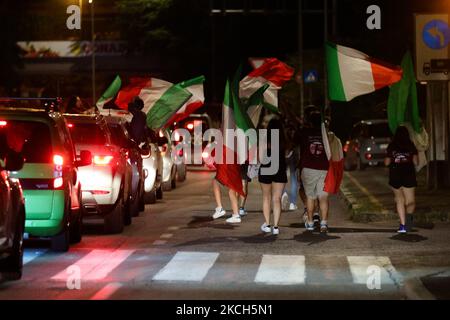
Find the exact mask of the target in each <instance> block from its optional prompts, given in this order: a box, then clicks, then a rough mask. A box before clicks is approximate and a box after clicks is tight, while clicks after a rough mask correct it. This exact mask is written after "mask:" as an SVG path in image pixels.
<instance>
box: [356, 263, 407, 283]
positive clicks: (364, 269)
mask: <svg viewBox="0 0 450 320" xmlns="http://www.w3.org/2000/svg"><path fill="white" fill-rule="evenodd" d="M347 261H348V264H349V266H350V271H351V273H352V277H353V283H355V284H367V280H368V279H369V277H370V276H371V273H370V272H369V267H370V266H378V267H379V268H380V271H381V284H395V285H399V286H401V285H403V277H402V276H401V275H400V274H399V273H398V272H397V270H395V268H394V266H393V265H392V263H391V260H390V259H389V257H382V256H358V257H354V256H349V257H347Z"/></svg>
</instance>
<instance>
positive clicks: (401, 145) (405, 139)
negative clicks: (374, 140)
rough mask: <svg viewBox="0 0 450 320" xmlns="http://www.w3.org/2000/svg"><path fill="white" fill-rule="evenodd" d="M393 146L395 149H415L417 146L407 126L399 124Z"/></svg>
mask: <svg viewBox="0 0 450 320" xmlns="http://www.w3.org/2000/svg"><path fill="white" fill-rule="evenodd" d="M391 148H393V149H395V150H405V151H411V150H415V149H416V146H415V145H414V143H413V142H412V141H411V138H410V137H409V131H408V129H407V128H406V127H405V126H399V127H398V128H397V130H396V131H395V134H394V137H393V138H392V143H391Z"/></svg>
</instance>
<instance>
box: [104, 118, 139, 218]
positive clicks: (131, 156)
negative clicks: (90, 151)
mask: <svg viewBox="0 0 450 320" xmlns="http://www.w3.org/2000/svg"><path fill="white" fill-rule="evenodd" d="M105 119H106V122H107V123H108V128H109V131H110V132H111V139H112V143H113V144H114V145H116V146H118V147H119V148H122V149H123V150H124V151H125V153H126V154H127V156H128V157H127V160H128V164H129V165H130V166H131V172H132V174H131V190H130V191H131V192H130V198H129V199H128V200H127V201H128V203H129V205H130V208H129V210H131V215H132V216H133V217H137V216H139V212H140V211H144V210H145V203H144V180H145V172H146V171H144V168H143V163H142V162H143V161H142V157H141V149H140V148H139V146H138V145H137V143H136V142H135V141H133V140H132V139H131V138H130V136H129V134H128V131H127V127H126V126H127V121H126V119H125V118H124V117H117V116H106V117H105Z"/></svg>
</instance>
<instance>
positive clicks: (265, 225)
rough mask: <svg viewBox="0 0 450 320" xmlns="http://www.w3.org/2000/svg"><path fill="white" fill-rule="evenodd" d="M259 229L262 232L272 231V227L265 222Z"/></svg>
mask: <svg viewBox="0 0 450 320" xmlns="http://www.w3.org/2000/svg"><path fill="white" fill-rule="evenodd" d="M261 231H262V232H264V233H271V232H272V228H271V227H270V225H268V224H266V223H265V222H264V223H263V224H262V226H261Z"/></svg>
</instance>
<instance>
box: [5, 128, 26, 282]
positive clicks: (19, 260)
mask: <svg viewBox="0 0 450 320" xmlns="http://www.w3.org/2000/svg"><path fill="white" fill-rule="evenodd" d="M6 126H7V123H6V122H5V121H3V122H0V160H1V161H0V273H1V274H2V275H3V278H5V279H6V280H19V279H20V278H21V277H22V266H23V233H24V230H25V200H24V197H23V192H22V187H21V185H20V182H19V180H18V179H14V178H11V177H10V174H9V171H18V170H21V169H22V167H23V157H22V155H21V154H16V152H15V151H12V150H9V148H8V146H7V141H6V139H4V138H5V132H4V131H5V130H7V129H6V128H5V127H6ZM1 162H3V163H1Z"/></svg>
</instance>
